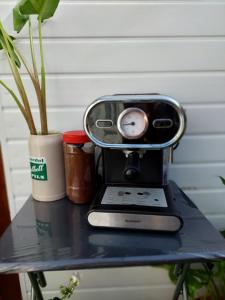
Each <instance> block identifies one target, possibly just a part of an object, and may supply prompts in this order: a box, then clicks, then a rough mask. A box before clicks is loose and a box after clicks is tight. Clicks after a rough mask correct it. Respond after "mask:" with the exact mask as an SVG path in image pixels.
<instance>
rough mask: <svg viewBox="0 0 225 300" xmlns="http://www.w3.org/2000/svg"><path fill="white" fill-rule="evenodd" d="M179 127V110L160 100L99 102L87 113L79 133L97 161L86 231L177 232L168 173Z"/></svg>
mask: <svg viewBox="0 0 225 300" xmlns="http://www.w3.org/2000/svg"><path fill="white" fill-rule="evenodd" d="M185 124H186V118H185V113H184V110H183V109H182V107H181V105H180V104H179V103H178V102H177V101H176V100H174V99H173V98H171V97H168V96H164V95H160V94H140V95H139V94H138V95H129V94H122V95H112V96H103V97H101V98H99V99H97V100H96V101H95V102H93V103H92V104H91V105H90V106H89V107H88V108H87V110H86V112H85V116H84V128H85V131H86V133H87V135H88V136H89V138H90V139H91V140H92V141H93V142H94V144H95V145H96V146H98V147H100V156H101V160H102V166H101V167H102V168H101V169H102V171H101V184H100V188H99V189H98V193H97V195H96V197H95V199H94V201H93V203H92V205H91V207H90V210H89V212H88V222H89V224H90V225H92V226H95V227H108V228H123V229H140V230H153V231H165V232H176V231H178V230H179V229H180V228H181V227H182V223H183V222H182V218H181V216H180V212H179V211H178V210H177V209H176V199H175V196H174V194H173V188H172V185H171V184H170V182H169V180H168V168H169V164H170V162H171V156H172V152H173V149H174V148H175V147H176V146H177V145H178V142H179V140H180V138H181V137H182V135H183V133H184V130H185ZM99 161H100V159H98V164H99Z"/></svg>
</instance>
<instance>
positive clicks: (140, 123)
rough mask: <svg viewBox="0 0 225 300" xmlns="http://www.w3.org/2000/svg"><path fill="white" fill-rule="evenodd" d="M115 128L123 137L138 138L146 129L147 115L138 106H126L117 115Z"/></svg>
mask: <svg viewBox="0 0 225 300" xmlns="http://www.w3.org/2000/svg"><path fill="white" fill-rule="evenodd" d="M117 128H118V130H119V132H120V134H121V135H122V136H123V137H124V138H126V139H130V140H133V139H139V138H141V137H142V136H143V135H144V133H145V132H146V130H147V129H148V117H147V115H146V113H145V112H144V111H143V110H141V109H140V108H137V107H130V108H127V109H125V110H124V111H122V112H121V114H120V115H119V117H118V120H117Z"/></svg>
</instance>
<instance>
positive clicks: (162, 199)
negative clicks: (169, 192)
mask: <svg viewBox="0 0 225 300" xmlns="http://www.w3.org/2000/svg"><path fill="white" fill-rule="evenodd" d="M101 204H107V205H140V206H152V207H168V204H167V201H166V196H165V192H164V190H163V189H162V188H145V187H123V186H108V187H107V188H106V190H105V193H104V196H103V198H102V201H101Z"/></svg>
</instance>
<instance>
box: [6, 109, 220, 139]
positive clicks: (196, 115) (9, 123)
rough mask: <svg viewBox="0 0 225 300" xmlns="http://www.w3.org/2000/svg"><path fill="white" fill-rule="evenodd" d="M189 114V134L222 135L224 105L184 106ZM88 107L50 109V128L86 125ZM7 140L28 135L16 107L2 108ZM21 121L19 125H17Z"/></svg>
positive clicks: (70, 128) (64, 128) (36, 117)
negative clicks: (84, 121)
mask: <svg viewBox="0 0 225 300" xmlns="http://www.w3.org/2000/svg"><path fill="white" fill-rule="evenodd" d="M185 110H186V114H187V119H188V122H187V130H186V133H187V134H200V133H201V134H213V133H214V134H217V133H220V134H223V133H224V128H225V118H224V115H225V104H218V105H193V106H185ZM84 111H85V107H67V108H66V107H65V108H60V109H59V108H50V109H48V120H49V128H50V130H57V131H66V130H74V128H77V129H81V128H83V115H84ZM33 115H34V119H35V121H36V124H39V115H38V113H37V109H34V110H33ZM3 117H4V122H5V124H6V137H7V138H8V139H13V138H14V139H24V138H27V136H28V129H27V127H26V123H25V121H24V120H23V118H22V115H21V113H20V112H19V111H18V110H17V109H5V110H4V111H3ZM18 124H20V126H18ZM37 128H38V126H37Z"/></svg>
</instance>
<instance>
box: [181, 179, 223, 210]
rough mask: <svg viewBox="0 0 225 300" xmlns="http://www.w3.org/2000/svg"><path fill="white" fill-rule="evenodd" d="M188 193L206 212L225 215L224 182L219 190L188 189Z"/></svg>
mask: <svg viewBox="0 0 225 300" xmlns="http://www.w3.org/2000/svg"><path fill="white" fill-rule="evenodd" d="M186 194H187V195H188V196H189V197H190V199H191V200H192V201H193V202H194V203H195V204H196V205H197V207H198V208H199V209H200V210H201V211H202V212H203V213H204V214H214V215H216V214H218V213H220V214H224V215H225V201H224V199H225V188H223V185H222V183H221V189H219V190H201V191H190V190H187V191H186Z"/></svg>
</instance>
